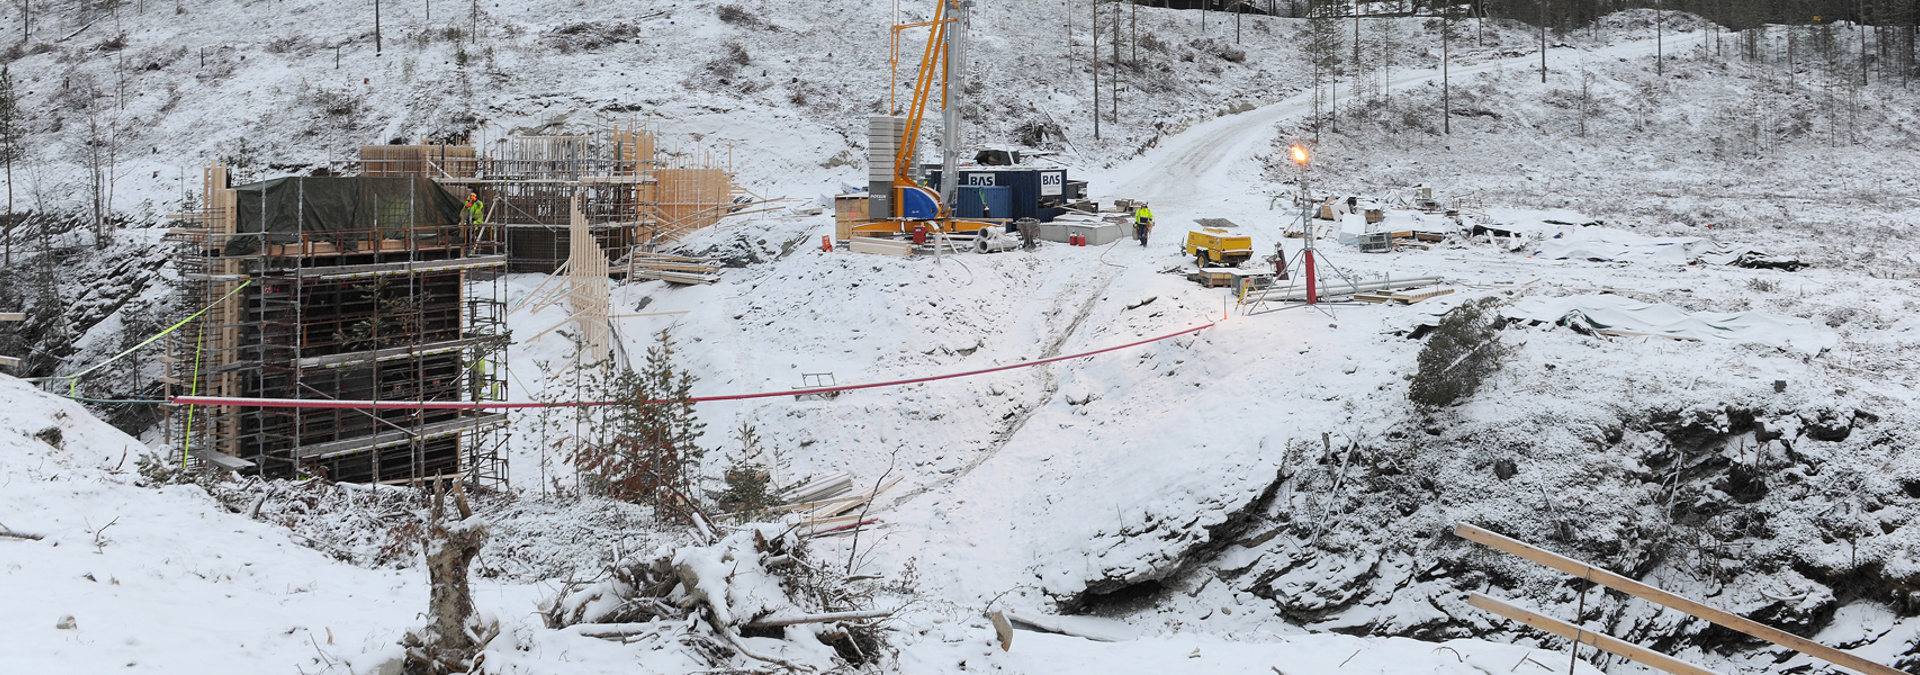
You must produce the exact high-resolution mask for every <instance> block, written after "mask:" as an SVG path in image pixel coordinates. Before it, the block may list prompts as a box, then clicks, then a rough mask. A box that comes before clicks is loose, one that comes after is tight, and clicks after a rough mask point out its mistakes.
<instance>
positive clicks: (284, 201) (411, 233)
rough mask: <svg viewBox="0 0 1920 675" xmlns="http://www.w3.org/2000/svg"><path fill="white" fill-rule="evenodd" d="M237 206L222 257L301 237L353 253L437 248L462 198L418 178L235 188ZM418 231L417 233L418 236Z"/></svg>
mask: <svg viewBox="0 0 1920 675" xmlns="http://www.w3.org/2000/svg"><path fill="white" fill-rule="evenodd" d="M234 192H235V193H236V194H235V196H236V197H237V201H238V208H237V211H238V213H237V215H238V218H237V220H238V222H236V223H235V230H234V231H235V232H238V233H259V234H261V235H263V236H260V237H246V236H239V237H234V238H233V239H232V240H231V241H229V242H228V243H227V248H226V254H227V255H248V254H252V253H257V252H259V251H260V244H261V241H262V240H263V239H264V240H265V241H266V243H268V244H292V243H298V242H299V241H300V234H302V233H305V234H306V235H308V239H309V240H310V241H326V242H330V243H333V244H335V245H337V246H339V247H340V249H341V250H352V249H355V248H357V246H356V245H357V244H361V243H367V242H375V241H376V240H378V239H399V240H407V239H409V238H411V239H413V240H415V241H417V242H419V243H422V244H430V243H437V238H438V237H439V236H440V234H441V231H440V230H438V229H435V228H444V227H449V226H457V225H459V224H460V209H461V202H462V199H463V197H462V196H456V195H455V194H454V193H453V192H451V191H449V190H448V189H446V188H444V187H441V186H440V184H438V183H435V182H433V181H432V180H429V179H426V178H423V177H419V176H397V177H371V176H351V177H338V176H323V177H292V178H275V179H273V180H267V181H261V182H258V183H249V184H246V185H242V186H239V187H236V188H234ZM423 230H424V231H423Z"/></svg>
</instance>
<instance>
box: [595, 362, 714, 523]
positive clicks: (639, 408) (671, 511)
mask: <svg viewBox="0 0 1920 675" xmlns="http://www.w3.org/2000/svg"><path fill="white" fill-rule="evenodd" d="M673 355H674V344H673V336H672V334H671V333H669V332H668V331H666V330H662V331H660V336H659V343H658V344H656V345H654V346H653V347H652V348H649V349H648V350H647V361H646V363H645V364H644V365H643V366H642V367H641V369H640V370H638V371H636V370H633V369H631V368H626V369H622V370H620V371H619V372H618V373H616V374H614V375H613V376H612V377H611V378H609V379H608V381H607V382H606V384H605V386H604V389H605V390H606V391H607V393H608V394H609V395H610V399H609V400H612V401H615V404H614V405H613V406H612V408H611V409H610V410H609V411H608V412H607V414H606V419H605V421H604V430H605V431H606V439H605V440H603V441H601V442H597V443H589V444H586V445H584V446H582V448H581V449H580V450H579V451H578V452H577V453H576V454H575V456H574V466H575V467H577V468H578V469H579V470H580V472H581V473H583V474H585V475H587V476H588V477H589V480H590V485H589V487H591V488H593V489H595V490H597V491H599V492H601V493H602V494H605V495H606V496H609V497H612V498H614V499H620V500H625V501H632V502H636V503H643V504H650V505H652V506H654V507H655V509H656V513H658V514H660V515H661V516H662V517H674V518H675V519H679V520H687V519H690V516H691V510H692V509H694V508H696V507H697V505H696V504H694V503H693V502H692V499H693V496H694V495H696V494H698V492H697V491H696V490H695V489H694V481H695V478H696V477H697V475H698V473H699V467H700V459H701V457H702V456H703V455H705V453H706V451H705V450H703V449H702V448H701V447H700V445H699V441H700V434H701V432H702V431H703V430H705V429H706V425H705V424H703V423H701V422H700V419H699V416H698V415H697V414H696V413H695V410H694V404H693V401H691V400H689V399H691V398H692V397H693V383H694V381H695V379H696V378H694V376H693V374H692V373H690V372H687V371H686V370H685V369H682V368H679V367H677V366H675V364H674V362H673Z"/></svg>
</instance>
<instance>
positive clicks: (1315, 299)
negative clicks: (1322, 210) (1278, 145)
mask: <svg viewBox="0 0 1920 675" xmlns="http://www.w3.org/2000/svg"><path fill="white" fill-rule="evenodd" d="M1287 154H1288V155H1289V156H1291V157H1292V158H1293V163H1294V164H1298V165H1300V236H1301V250H1300V255H1301V258H1302V261H1303V262H1304V264H1305V269H1306V272H1307V304H1309V305H1313V304H1319V302H1320V293H1319V292H1318V287H1317V286H1316V284H1317V281H1318V280H1317V279H1315V277H1316V276H1318V275H1317V274H1316V273H1315V270H1314V264H1313V257H1314V242H1313V213H1312V211H1311V210H1312V209H1313V190H1312V189H1311V188H1309V187H1308V185H1307V175H1308V173H1309V170H1310V169H1311V168H1312V163H1313V158H1312V157H1311V156H1309V155H1308V154H1307V149H1306V148H1304V147H1301V146H1300V144H1298V143H1295V144H1294V145H1293V147H1292V148H1288V153H1287Z"/></svg>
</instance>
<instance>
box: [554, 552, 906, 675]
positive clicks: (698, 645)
mask: <svg viewBox="0 0 1920 675" xmlns="http://www.w3.org/2000/svg"><path fill="white" fill-rule="evenodd" d="M827 565H828V563H826V562H825V561H815V560H814V559H813V557H812V551H811V549H809V548H808V547H807V545H806V542H805V540H804V539H803V538H802V537H801V535H799V534H798V533H796V532H794V531H793V530H792V529H791V528H787V527H784V526H780V525H772V524H760V525H754V526H750V527H746V528H743V529H740V530H737V531H735V532H732V533H730V534H727V535H725V537H724V538H721V539H720V540H719V541H716V542H713V543H711V544H705V545H698V546H684V547H679V548H673V547H662V548H660V549H659V550H657V551H655V552H654V553H653V554H652V555H650V556H647V557H645V558H641V559H638V560H626V561H621V562H619V563H616V564H615V565H614V566H613V567H612V568H611V569H610V570H609V574H608V577H609V578H607V579H605V580H603V581H599V582H594V583H569V584H566V585H565V586H564V587H563V588H562V589H561V590H560V593H559V594H558V595H557V596H556V597H554V598H553V599H551V600H549V601H547V602H546V603H544V606H542V607H541V610H540V612H541V615H542V616H543V617H544V618H545V620H546V624H547V627H549V628H554V629H569V630H570V631H571V632H573V633H575V634H578V635H582V636H587V637H595V638H601V639H605V640H613V641H617V642H622V643H628V644H632V643H649V644H651V645H652V646H653V647H654V648H656V649H657V648H662V647H669V646H688V647H693V648H694V649H690V650H688V652H689V653H691V654H696V655H699V657H700V658H703V659H705V660H706V661H707V662H708V663H707V665H708V666H710V667H713V668H717V669H724V670H728V671H732V670H735V669H738V668H740V667H742V666H751V665H752V664H750V663H741V662H740V659H738V658H736V657H735V656H734V655H736V654H737V655H738V656H740V657H745V658H746V659H750V660H752V661H758V662H761V663H764V664H772V665H775V666H779V667H780V668H781V669H783V671H784V672H795V671H798V672H815V671H817V670H820V669H821V668H823V667H829V666H831V665H834V664H827V663H811V664H810V663H798V662H795V661H794V660H790V658H789V657H788V654H793V653H799V654H807V655H817V654H819V653H820V650H817V649H813V650H808V649H781V651H780V652H779V653H765V652H761V651H759V650H758V649H756V648H755V647H749V646H748V645H747V644H746V643H745V641H744V640H742V639H741V637H742V631H743V630H753V631H757V632H756V633H755V635H756V636H758V637H762V638H765V637H769V636H771V637H776V638H778V639H782V640H786V641H789V642H792V641H798V640H815V641H818V642H820V643H822V644H826V645H828V646H830V647H832V648H833V651H834V652H835V653H836V654H837V655H838V658H837V659H835V660H837V661H841V662H844V663H845V664H846V665H851V666H855V667H858V666H861V665H865V664H868V663H871V662H873V661H874V660H875V659H877V658H878V657H879V656H880V655H881V651H882V649H883V648H884V643H883V640H884V637H885V636H884V634H883V632H882V631H881V630H880V627H879V625H878V624H879V622H880V621H882V620H885V619H886V618H888V617H890V616H892V615H893V613H894V611H895V610H889V609H876V608H874V607H872V606H871V605H870V604H869V603H868V600H867V599H866V596H865V594H862V593H860V592H858V591H856V590H855V589H853V588H852V587H851V586H850V582H849V580H848V579H847V577H845V576H843V575H841V574H837V573H835V572H831V571H828V569H827ZM696 617H697V618H698V619H699V620H694V619H695V618H696ZM777 628H784V629H785V630H772V631H769V630H768V629H777ZM759 644H761V645H764V644H766V643H765V642H764V641H761V642H760V643H759ZM792 658H793V659H799V658H801V657H797V656H796V657H792ZM816 658H818V657H817V656H816Z"/></svg>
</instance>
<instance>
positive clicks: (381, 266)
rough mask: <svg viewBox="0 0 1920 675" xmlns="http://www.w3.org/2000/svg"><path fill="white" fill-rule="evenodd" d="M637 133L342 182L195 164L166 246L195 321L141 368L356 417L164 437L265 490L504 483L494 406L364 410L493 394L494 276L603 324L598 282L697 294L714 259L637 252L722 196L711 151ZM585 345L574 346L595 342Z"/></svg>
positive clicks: (215, 414)
mask: <svg viewBox="0 0 1920 675" xmlns="http://www.w3.org/2000/svg"><path fill="white" fill-rule="evenodd" d="M655 138H656V137H655V135H654V134H653V133H651V132H648V131H640V130H635V129H632V128H616V129H614V130H613V131H612V132H611V133H608V134H604V135H599V136H537V137H513V138H509V139H504V140H503V142H502V143H501V144H500V150H499V151H498V152H497V153H496V154H482V153H480V152H478V151H477V150H476V148H474V147H473V146H455V145H383V146H363V147H362V148H361V157H360V162H359V171H358V172H357V175H351V176H343V177H292V178H280V179H274V180H268V181H264V182H259V183H249V184H244V185H232V184H231V180H230V179H229V174H228V170H227V168H226V167H224V166H222V165H219V164H215V165H213V166H209V167H207V168H206V169H205V170H204V174H203V177H202V179H203V183H202V185H203V187H202V194H204V195H206V197H205V200H204V202H203V203H202V206H201V208H200V209H199V210H198V211H195V212H190V213H185V214H180V215H178V216H176V220H177V221H178V225H177V226H176V227H174V228H173V229H171V230H169V231H168V234H167V238H168V240H169V241H171V242H173V243H174V244H175V246H176V253H175V258H174V261H175V264H176V265H177V266H178V269H179V270H180V277H181V281H182V284H183V286H184V288H185V289H186V293H187V295H186V297H188V298H190V301H189V303H188V304H192V305H195V306H196V309H198V311H197V312H195V313H194V314H192V315H190V316H186V317H183V318H184V319H185V321H186V323H185V324H184V325H183V326H182V327H181V329H180V330H177V331H175V332H173V333H171V334H170V335H169V339H168V340H167V341H166V351H165V354H164V355H162V356H159V357H158V358H159V359H160V360H161V361H162V362H163V363H164V364H165V366H166V374H165V376H164V377H163V378H162V379H161V382H162V383H163V384H164V385H165V387H166V389H167V393H168V395H198V396H209V397H217V398H226V399H258V398H267V399H298V400H319V401H336V402H337V401H355V402H365V403H367V405H365V406H364V407H359V408H302V407H297V406H296V407H258V406H247V405H208V406H186V407H185V408H182V409H179V410H170V411H169V414H168V415H167V418H166V421H165V423H164V425H163V426H164V427H165V429H166V435H167V437H168V438H169V439H171V440H172V442H175V443H178V444H179V447H182V448H185V449H186V450H187V451H188V453H189V454H190V455H192V456H193V457H196V458H198V459H199V460H201V461H203V462H206V463H208V464H211V465H215V466H219V467H222V468H226V469H230V470H239V471H243V472H249V473H254V472H257V473H259V474H261V475H263V476H268V477H306V476H319V477H324V478H328V479H330V480H336V481H345V482H362V483H415V484H417V483H419V482H420V481H423V480H431V479H435V478H452V479H458V480H465V481H469V482H471V483H473V484H476V485H503V484H505V483H506V482H507V479H508V474H507V466H506V463H507V458H506V455H505V453H504V452H503V451H502V448H503V444H504V442H505V438H504V437H505V434H506V428H505V427H506V421H507V415H506V414H505V413H502V412H497V411H487V410H485V409H483V407H482V406H479V405H475V406H473V407H470V408H465V409H423V408H417V407H416V408H411V409H410V408H405V407H394V408H385V409H382V408H380V407H379V402H381V401H395V402H406V401H412V402H426V401H432V402H465V403H472V404H484V403H488V402H499V401H503V400H505V398H506V396H507V380H506V369H505V365H504V360H505V358H506V354H507V350H506V346H507V344H508V341H509V339H510V336H509V334H508V331H507V329H506V314H507V311H508V306H507V304H506V297H505V294H504V290H503V286H502V279H503V277H504V275H505V274H506V273H508V272H510V271H532V272H548V273H553V274H555V275H556V276H566V277H568V278H570V279H573V280H574V282H573V283H572V285H571V286H570V287H571V288H575V289H576V290H575V291H574V292H572V293H571V294H570V295H569V298H570V300H571V301H572V302H573V304H574V306H575V308H576V309H575V313H576V315H577V316H578V317H579V320H580V323H582V324H583V325H588V326H595V325H599V326H604V323H605V321H606V315H607V309H606V307H605V302H606V299H605V292H604V284H605V283H606V282H607V279H608V277H609V276H611V275H616V274H617V275H621V276H626V277H629V278H636V279H644V278H661V279H668V280H672V281H675V282H677V283H711V282H712V281H713V280H714V278H715V277H714V275H713V272H714V270H713V266H712V265H710V264H707V263H706V262H704V261H698V260H689V259H683V258H681V257H678V256H667V255H664V254H657V253H654V251H655V250H656V249H658V248H660V247H662V246H664V245H667V244H670V243H672V242H674V241H676V240H678V239H679V238H681V237H684V236H686V235H687V234H688V233H690V232H694V231H697V230H700V229H702V228H706V227H710V226H712V225H713V224H714V223H716V222H718V221H719V219H720V218H721V217H722V216H723V215H725V214H726V213H727V211H728V209H729V208H730V207H731V206H732V205H733V204H734V199H735V197H736V196H738V192H739V191H738V189H737V188H736V187H735V185H734V183H733V179H732V174H731V172H730V171H729V170H728V169H727V167H726V166H725V165H724V164H723V163H720V162H716V161H715V160H714V159H713V157H712V156H711V155H710V154H707V153H706V152H704V151H702V152H697V153H689V154H684V155H682V154H669V153H666V152H663V151H662V150H660V149H659V148H658V146H657V143H656V140H655ZM476 199H477V200H478V201H477V202H476V201H474V200H476ZM587 277H597V278H598V280H599V281H598V283H599V284H600V285H601V288H602V290H601V292H600V293H599V294H598V296H597V297H596V296H595V295H594V294H592V293H589V292H584V291H582V290H580V289H584V288H586V287H588V286H589V285H591V284H590V283H589V282H586V281H581V279H583V278H587ZM596 302H597V304H596ZM596 317H597V318H596ZM604 332H605V331H604V328H601V330H600V331H599V332H598V333H594V332H592V331H591V330H589V332H588V336H587V338H586V340H587V341H588V342H589V343H592V344H597V345H598V346H599V349H601V350H604V348H605V347H604V337H595V335H600V336H604Z"/></svg>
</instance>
